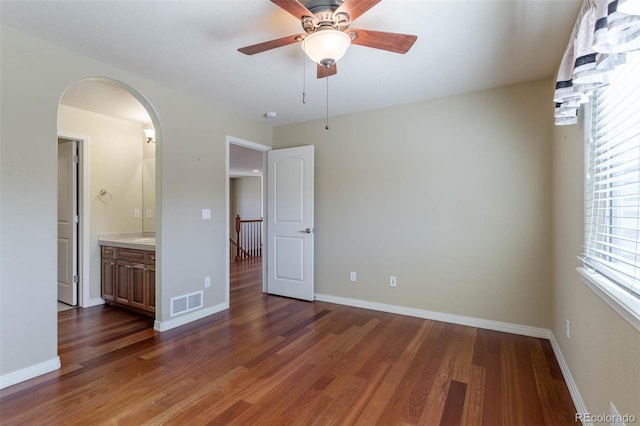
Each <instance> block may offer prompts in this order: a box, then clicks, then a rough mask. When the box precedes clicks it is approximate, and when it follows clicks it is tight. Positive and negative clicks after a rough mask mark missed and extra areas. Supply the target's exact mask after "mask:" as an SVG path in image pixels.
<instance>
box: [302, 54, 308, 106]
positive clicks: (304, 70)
mask: <svg viewBox="0 0 640 426" xmlns="http://www.w3.org/2000/svg"><path fill="white" fill-rule="evenodd" d="M306 92H307V61H305V57H304V51H303V52H302V103H303V104H306V103H307V93H306Z"/></svg>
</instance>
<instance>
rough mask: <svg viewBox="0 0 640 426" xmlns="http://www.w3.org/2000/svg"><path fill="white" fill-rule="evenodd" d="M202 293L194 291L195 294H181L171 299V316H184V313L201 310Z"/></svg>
mask: <svg viewBox="0 0 640 426" xmlns="http://www.w3.org/2000/svg"><path fill="white" fill-rule="evenodd" d="M202 296H203V293H202V290H201V291H196V292H195V293H189V294H183V295H182V296H176V297H172V298H171V316H172V317H173V316H176V315H180V314H184V313H185V312H191V311H195V310H196V309H200V308H202V305H203V300H202V299H203V297H202Z"/></svg>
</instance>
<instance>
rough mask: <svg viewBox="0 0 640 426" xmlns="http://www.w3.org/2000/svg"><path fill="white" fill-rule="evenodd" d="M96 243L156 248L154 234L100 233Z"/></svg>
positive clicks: (146, 248)
mask: <svg viewBox="0 0 640 426" xmlns="http://www.w3.org/2000/svg"><path fill="white" fill-rule="evenodd" d="M98 244H100V245H101V246H112V247H120V248H129V249H136V250H150V251H155V250H156V237H155V235H147V234H142V233H133V234H102V235H98Z"/></svg>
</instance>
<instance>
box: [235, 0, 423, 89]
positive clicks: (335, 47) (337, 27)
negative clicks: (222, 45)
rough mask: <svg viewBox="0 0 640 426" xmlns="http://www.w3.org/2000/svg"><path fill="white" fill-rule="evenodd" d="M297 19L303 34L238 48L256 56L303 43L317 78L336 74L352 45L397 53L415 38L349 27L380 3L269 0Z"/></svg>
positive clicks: (366, 0) (372, 0)
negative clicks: (337, 65)
mask: <svg viewBox="0 0 640 426" xmlns="http://www.w3.org/2000/svg"><path fill="white" fill-rule="evenodd" d="M271 1H272V2H273V3H275V4H276V5H278V6H280V7H281V8H282V9H284V10H286V11H287V12H289V13H290V14H291V15H293V16H295V17H296V18H297V19H299V20H300V22H301V24H302V28H303V29H304V31H305V32H304V33H301V34H294V35H290V36H287V37H282V38H278V39H275V40H270V41H265V42H263V43H258V44H254V45H251V46H246V47H242V48H240V49H238V51H240V52H242V53H244V54H246V55H255V54H256V53H260V52H265V51H267V50H271V49H275V48H277V47H282V46H287V45H290V44H293V43H297V42H302V50H304V52H305V53H306V54H307V56H309V58H311V59H312V60H313V61H314V62H316V63H317V64H318V65H317V69H318V70H317V75H318V78H324V77H329V76H331V75H334V74H336V72H337V67H336V62H337V61H338V60H339V59H340V58H341V57H342V56H343V55H344V54H345V52H346V51H347V49H348V48H349V46H350V45H351V44H357V45H359V46H366V47H372V48H374V49H382V50H387V51H390V52H396V53H407V52H408V51H409V49H411V46H413V43H414V42H415V41H416V39H417V38H418V37H417V36H415V35H408V34H398V33H387V32H382V31H372V30H362V29H356V28H350V25H351V23H352V22H353V21H355V20H356V19H358V17H360V16H361V15H362V14H363V13H365V12H366V11H368V10H369V9H371V8H372V7H373V6H375V5H376V4H378V3H380V1H381V0H309V1H308V2H307V3H306V6H305V5H303V4H302V3H300V2H299V1H298V0H271Z"/></svg>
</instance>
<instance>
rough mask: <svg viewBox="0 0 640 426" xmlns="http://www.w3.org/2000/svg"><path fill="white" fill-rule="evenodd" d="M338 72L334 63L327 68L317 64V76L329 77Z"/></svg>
mask: <svg viewBox="0 0 640 426" xmlns="http://www.w3.org/2000/svg"><path fill="white" fill-rule="evenodd" d="M337 72H338V67H337V66H336V64H333V65H331V66H330V67H329V68H327V67H325V66H324V65H320V64H318V78H325V77H331V76H332V75H335V74H336V73H337Z"/></svg>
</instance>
